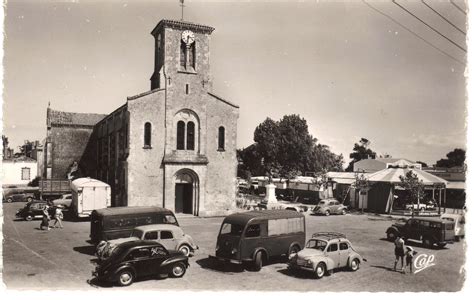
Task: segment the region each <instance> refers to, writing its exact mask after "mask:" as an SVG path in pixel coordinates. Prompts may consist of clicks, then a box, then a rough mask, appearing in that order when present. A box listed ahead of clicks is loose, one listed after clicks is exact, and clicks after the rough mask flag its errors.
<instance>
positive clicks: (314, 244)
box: [306, 239, 328, 251]
mask: <svg viewBox="0 0 474 300" xmlns="http://www.w3.org/2000/svg"><path fill="white" fill-rule="evenodd" d="M327 244H328V243H327V242H326V241H323V240H317V239H311V240H309V241H308V243H306V248H311V249H317V250H321V251H324V249H326V246H327Z"/></svg>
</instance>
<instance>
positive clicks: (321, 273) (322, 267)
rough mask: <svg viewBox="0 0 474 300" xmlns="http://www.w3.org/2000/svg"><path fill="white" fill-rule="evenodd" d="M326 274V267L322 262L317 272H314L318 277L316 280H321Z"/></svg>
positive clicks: (317, 267)
mask: <svg viewBox="0 0 474 300" xmlns="http://www.w3.org/2000/svg"><path fill="white" fill-rule="evenodd" d="M324 273H326V265H325V264H324V263H322V262H320V263H319V264H318V265H317V266H316V270H315V271H314V275H316V278H318V279H320V278H322V277H323V276H324Z"/></svg>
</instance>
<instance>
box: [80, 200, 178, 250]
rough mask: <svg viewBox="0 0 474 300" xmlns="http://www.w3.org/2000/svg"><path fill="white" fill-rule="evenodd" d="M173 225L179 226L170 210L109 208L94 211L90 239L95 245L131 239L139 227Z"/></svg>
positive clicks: (150, 207)
mask: <svg viewBox="0 0 474 300" xmlns="http://www.w3.org/2000/svg"><path fill="white" fill-rule="evenodd" d="M149 224H172V225H176V226H179V224H178V221H177V220H176V217H175V215H174V214H173V212H172V211H171V210H169V209H166V208H162V207H157V206H136V207H134V206H127V207H109V208H104V209H98V210H94V211H93V212H92V214H91V231H90V235H89V236H90V238H91V242H92V243H94V244H97V243H99V242H100V241H107V240H113V239H118V238H125V237H130V234H131V233H132V231H133V229H134V228H135V227H137V226H142V225H149Z"/></svg>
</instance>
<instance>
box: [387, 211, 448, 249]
mask: <svg viewBox="0 0 474 300" xmlns="http://www.w3.org/2000/svg"><path fill="white" fill-rule="evenodd" d="M386 234H387V239H388V240H389V241H393V240H395V238H396V237H398V236H400V237H405V238H406V239H411V240H418V241H422V243H423V245H424V246H425V247H430V248H431V247H432V246H433V245H434V244H436V245H437V246H438V247H439V248H443V247H444V246H446V244H447V243H452V242H453V241H454V222H452V221H448V220H443V219H439V218H433V217H415V218H411V219H409V220H407V221H406V222H405V221H399V222H397V223H395V224H393V225H392V226H390V227H389V228H388V229H387V231H386Z"/></svg>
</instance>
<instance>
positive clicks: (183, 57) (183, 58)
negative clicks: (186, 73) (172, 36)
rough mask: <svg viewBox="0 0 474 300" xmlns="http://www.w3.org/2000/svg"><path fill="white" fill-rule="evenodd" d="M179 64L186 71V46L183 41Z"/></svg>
mask: <svg viewBox="0 0 474 300" xmlns="http://www.w3.org/2000/svg"><path fill="white" fill-rule="evenodd" d="M179 63H180V65H181V67H182V68H183V69H186V44H185V43H184V42H183V41H181V48H180V55H179Z"/></svg>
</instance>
